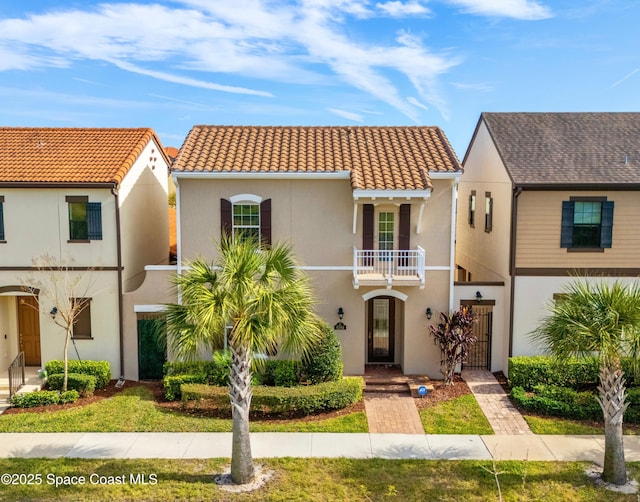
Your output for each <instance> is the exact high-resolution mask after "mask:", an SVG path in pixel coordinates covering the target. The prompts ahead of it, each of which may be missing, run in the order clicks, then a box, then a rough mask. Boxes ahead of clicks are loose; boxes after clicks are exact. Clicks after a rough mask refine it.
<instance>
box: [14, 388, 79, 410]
mask: <svg viewBox="0 0 640 502" xmlns="http://www.w3.org/2000/svg"><path fill="white" fill-rule="evenodd" d="M79 397H80V394H78V391H77V390H68V391H66V392H62V393H60V392H58V391H55V390H39V391H35V392H25V393H23V394H14V395H13V396H12V397H11V405H12V406H15V407H16V408H34V407H36V406H50V405H52V404H67V403H75V402H76V401H77V400H78V398H79Z"/></svg>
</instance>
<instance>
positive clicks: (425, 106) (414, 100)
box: [407, 96, 429, 110]
mask: <svg viewBox="0 0 640 502" xmlns="http://www.w3.org/2000/svg"><path fill="white" fill-rule="evenodd" d="M407 101H408V102H409V103H411V104H412V105H413V106H417V107H418V108H422V109H423V110H428V109H429V107H428V106H427V105H425V104H423V103H421V102H420V101H418V100H417V99H416V98H414V97H413V96H409V97H408V98H407Z"/></svg>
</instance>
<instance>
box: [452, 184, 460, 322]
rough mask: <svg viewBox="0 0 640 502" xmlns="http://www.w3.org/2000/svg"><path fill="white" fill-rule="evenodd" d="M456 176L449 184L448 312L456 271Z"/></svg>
mask: <svg viewBox="0 0 640 502" xmlns="http://www.w3.org/2000/svg"><path fill="white" fill-rule="evenodd" d="M459 179H460V178H459V177H456V178H455V179H454V180H453V184H452V185H451V244H450V257H449V312H453V301H454V290H453V283H454V281H455V278H456V277H455V273H456V214H457V212H458V210H457V206H458V197H457V193H456V192H457V189H458V180H459Z"/></svg>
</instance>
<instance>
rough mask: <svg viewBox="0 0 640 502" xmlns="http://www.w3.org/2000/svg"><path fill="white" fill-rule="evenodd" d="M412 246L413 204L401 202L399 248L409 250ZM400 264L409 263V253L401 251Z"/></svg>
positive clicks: (404, 265) (405, 264)
mask: <svg viewBox="0 0 640 502" xmlns="http://www.w3.org/2000/svg"><path fill="white" fill-rule="evenodd" d="M410 247H411V204H400V222H399V224H398V249H399V250H400V251H403V250H408V249H410ZM398 265H400V266H401V267H406V266H407V265H409V256H408V253H402V252H401V253H400V256H399V258H398Z"/></svg>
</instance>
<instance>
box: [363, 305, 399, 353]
mask: <svg viewBox="0 0 640 502" xmlns="http://www.w3.org/2000/svg"><path fill="white" fill-rule="evenodd" d="M367 313H368V323H367V326H368V335H367V336H368V361H369V362H370V363H393V362H394V359H395V354H394V342H395V323H396V322H395V298H393V297H391V296H376V297H375V298H371V299H370V300H368V301H367Z"/></svg>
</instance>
